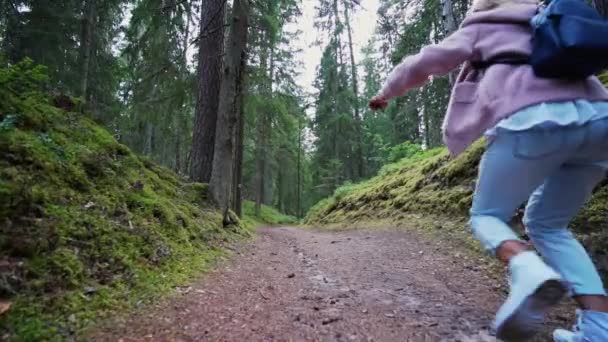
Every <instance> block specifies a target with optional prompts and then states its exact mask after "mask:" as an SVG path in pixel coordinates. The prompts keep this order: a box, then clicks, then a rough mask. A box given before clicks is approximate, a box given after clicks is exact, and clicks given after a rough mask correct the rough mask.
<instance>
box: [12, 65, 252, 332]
mask: <svg viewBox="0 0 608 342" xmlns="http://www.w3.org/2000/svg"><path fill="white" fill-rule="evenodd" d="M41 72H42V70H41V69H39V68H37V67H34V66H33V65H32V64H31V63H29V62H26V63H22V64H19V65H17V66H13V67H11V68H9V69H0V217H2V219H1V220H0V264H1V265H2V266H1V267H2V275H1V276H0V298H2V299H6V300H10V301H11V302H12V303H13V306H12V308H11V310H10V311H9V312H8V313H7V314H5V315H3V316H2V317H0V335H1V336H9V339H11V340H23V341H31V340H53V339H64V338H68V337H70V336H72V335H73V334H74V333H77V332H79V331H81V330H82V329H84V328H86V327H88V326H90V325H91V324H93V323H94V321H96V320H97V319H99V317H102V316H104V314H108V313H109V312H116V311H120V310H122V309H126V308H131V307H133V306H135V305H136V303H141V302H145V301H148V300H150V299H151V298H154V297H155V296H158V295H160V294H163V293H166V292H167V291H169V290H170V289H172V288H173V287H174V286H176V285H180V284H183V283H184V282H187V281H188V280H189V279H191V277H192V276H194V275H196V274H198V273H200V272H201V271H202V270H205V269H206V268H207V267H208V265H209V263H210V262H211V261H212V260H213V259H215V258H217V257H218V256H221V255H223V254H224V252H223V251H222V250H221V249H218V248H216V247H215V246H220V245H223V244H225V243H226V242H227V241H231V240H234V239H238V238H242V237H246V236H249V232H248V231H247V230H244V229H242V228H240V227H234V228H232V229H224V228H222V216H221V214H220V213H218V212H217V211H216V210H215V209H214V206H213V204H212V203H211V202H210V201H209V199H208V196H207V187H206V185H203V184H191V183H186V182H184V181H183V180H182V179H180V178H179V177H178V176H177V175H175V174H174V173H173V172H171V171H170V170H168V169H166V168H163V167H161V166H158V165H156V164H154V163H153V162H151V161H149V160H147V159H144V158H141V157H138V156H136V155H135V154H133V153H132V152H131V151H130V150H129V149H128V148H126V147H125V146H124V145H122V144H120V143H118V142H117V141H116V140H115V139H114V138H113V137H112V135H111V134H110V133H108V132H107V131H106V130H104V129H102V128H101V127H99V126H97V125H96V124H94V123H93V122H92V121H91V120H89V119H87V118H85V117H83V116H82V115H81V114H79V113H68V112H64V111H62V110H59V109H57V108H54V107H53V106H52V105H51V101H50V99H49V98H48V96H46V95H45V94H44V92H43V89H44V82H45V77H43V75H41Z"/></svg>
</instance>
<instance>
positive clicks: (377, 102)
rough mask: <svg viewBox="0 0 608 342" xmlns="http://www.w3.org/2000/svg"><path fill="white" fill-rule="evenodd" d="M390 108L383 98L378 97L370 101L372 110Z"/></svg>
mask: <svg viewBox="0 0 608 342" xmlns="http://www.w3.org/2000/svg"><path fill="white" fill-rule="evenodd" d="M386 106H388V101H387V100H386V99H384V98H382V97H379V96H376V97H374V98H372V99H371V100H369V108H370V109H372V110H380V109H384V108H386Z"/></svg>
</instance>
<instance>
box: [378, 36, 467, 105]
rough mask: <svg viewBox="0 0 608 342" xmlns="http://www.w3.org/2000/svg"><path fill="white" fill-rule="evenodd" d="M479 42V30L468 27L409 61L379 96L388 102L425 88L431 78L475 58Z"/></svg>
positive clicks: (396, 68) (399, 68) (405, 62)
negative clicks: (475, 47) (407, 92)
mask: <svg viewBox="0 0 608 342" xmlns="http://www.w3.org/2000/svg"><path fill="white" fill-rule="evenodd" d="M476 41H477V30H476V28H475V26H474V25H472V26H465V27H463V28H461V29H459V30H457V31H456V32H454V33H452V34H451V35H450V36H449V37H447V38H446V39H445V40H443V41H442V42H440V43H438V44H435V45H429V46H427V47H425V48H423V49H422V50H421V51H420V53H418V54H417V55H413V56H408V57H405V58H404V59H403V61H402V62H401V63H400V64H399V65H397V66H396V67H395V68H394V69H393V71H392V72H391V73H390V74H389V76H388V78H387V79H386V82H385V83H384V86H383V87H382V90H380V92H379V93H378V95H379V96H380V97H382V98H384V99H387V100H388V99H390V98H392V97H395V96H400V95H403V94H404V93H405V92H406V91H407V90H409V89H412V88H416V87H420V86H422V85H424V84H425V83H426V82H427V81H428V79H429V77H430V76H431V75H445V74H447V73H448V72H450V71H452V70H453V69H455V68H456V67H458V66H459V65H460V64H462V63H464V62H465V61H467V60H469V59H471V58H472V57H473V51H474V45H475V42H476Z"/></svg>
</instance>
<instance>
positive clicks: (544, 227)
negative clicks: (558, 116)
mask: <svg viewBox="0 0 608 342" xmlns="http://www.w3.org/2000/svg"><path fill="white" fill-rule="evenodd" d="M607 162H608V119H600V120H596V121H592V122H588V123H587V124H585V125H583V126H577V125H572V126H563V127H554V128H532V129H528V130H524V131H504V130H503V131H500V132H498V134H497V136H496V137H495V139H494V140H493V141H492V142H491V143H490V144H489V146H488V149H487V151H486V153H485V154H484V156H483V158H482V161H481V164H480V167H479V180H478V183H477V189H476V191H475V195H474V199H473V207H472V209H471V220H470V225H471V229H472V230H473V232H474V234H475V236H476V237H477V238H478V239H479V240H480V241H481V243H482V244H483V245H484V247H485V248H486V249H488V250H490V251H495V250H496V248H498V247H499V246H500V244H501V243H503V242H505V241H507V240H519V237H518V236H517V235H516V234H515V233H514V232H513V231H512V230H511V228H510V227H509V226H508V224H507V222H509V220H510V219H511V218H512V216H513V214H514V213H515V211H516V210H517V208H518V207H519V206H520V205H521V204H522V203H523V202H524V201H526V200H528V205H527V207H526V214H525V218H524V224H525V226H526V230H527V233H528V235H529V236H530V238H531V239H532V242H533V243H534V245H535V247H536V248H537V250H538V251H539V252H540V253H541V255H542V256H543V257H544V258H545V260H546V262H547V263H548V264H549V265H550V266H551V267H553V268H554V269H555V270H556V271H557V272H559V273H560V274H561V275H562V277H563V278H564V279H565V280H566V281H567V282H569V283H570V285H571V291H572V292H573V293H572V294H573V295H605V294H606V292H605V290H604V287H603V284H602V281H601V279H600V276H599V275H598V273H597V270H596V269H595V267H594V265H593V263H592V261H591V258H590V257H589V255H588V254H587V252H586V251H585V249H584V248H583V246H582V245H581V244H580V243H579V242H578V241H577V240H576V239H575V238H574V236H573V235H572V233H571V232H570V231H569V229H568V224H569V223H570V221H571V219H572V218H573V217H574V216H575V215H576V213H577V212H578V211H579V210H580V209H581V207H582V206H583V205H584V204H585V203H586V201H587V200H588V199H589V197H590V196H591V193H592V191H593V189H594V187H595V186H596V185H597V184H598V183H599V182H600V181H601V180H602V179H603V178H604V177H605V175H606V167H607V166H608V163H607Z"/></svg>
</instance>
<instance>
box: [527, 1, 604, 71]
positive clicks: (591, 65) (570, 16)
mask: <svg viewBox="0 0 608 342" xmlns="http://www.w3.org/2000/svg"><path fill="white" fill-rule="evenodd" d="M548 1H550V2H549V3H548V5H547V6H546V7H543V8H541V10H540V11H539V13H538V14H537V15H536V16H535V17H534V18H532V21H531V24H532V27H533V29H534V39H533V49H532V55H531V56H530V58H529V61H528V63H529V64H530V65H532V68H533V69H534V73H535V74H536V76H538V77H544V78H567V79H580V78H586V77H588V76H591V75H593V74H596V73H598V72H600V71H602V70H603V69H605V68H608V20H605V19H604V18H602V16H600V14H599V13H598V12H597V11H596V10H595V9H594V8H592V7H591V6H589V5H588V4H587V3H586V2H585V1H584V0H548Z"/></svg>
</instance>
